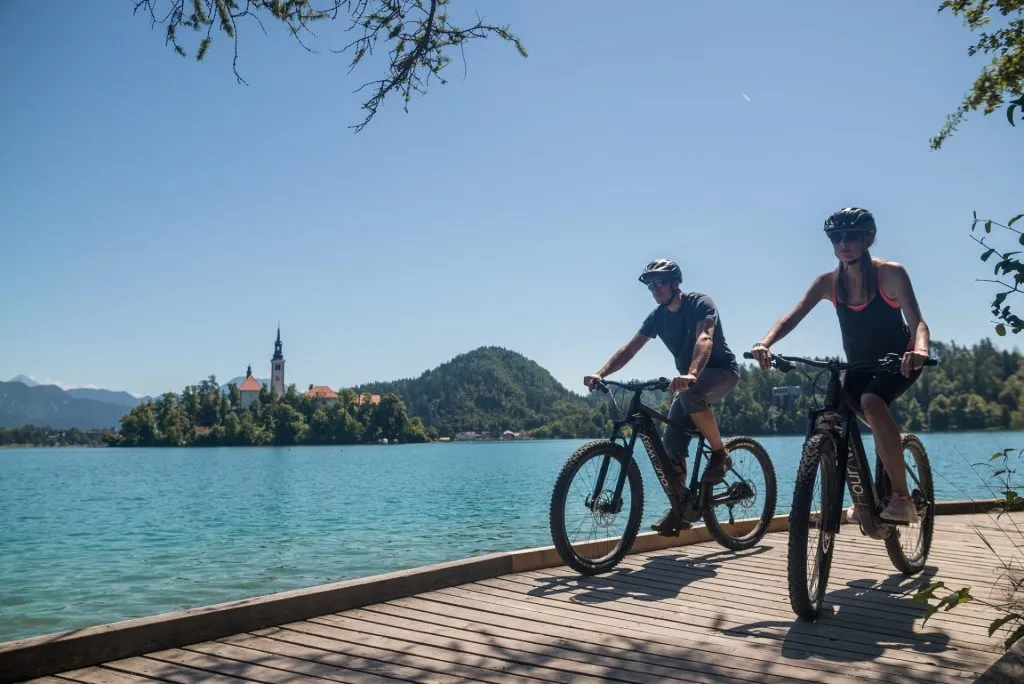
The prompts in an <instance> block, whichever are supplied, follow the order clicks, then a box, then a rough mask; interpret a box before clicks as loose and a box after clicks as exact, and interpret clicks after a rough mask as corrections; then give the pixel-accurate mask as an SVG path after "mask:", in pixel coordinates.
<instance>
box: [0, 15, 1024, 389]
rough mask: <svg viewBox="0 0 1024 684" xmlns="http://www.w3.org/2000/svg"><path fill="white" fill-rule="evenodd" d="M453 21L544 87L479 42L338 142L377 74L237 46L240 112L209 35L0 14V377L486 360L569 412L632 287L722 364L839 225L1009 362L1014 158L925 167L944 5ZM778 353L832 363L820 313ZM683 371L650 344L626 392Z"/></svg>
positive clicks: (938, 109)
mask: <svg viewBox="0 0 1024 684" xmlns="http://www.w3.org/2000/svg"><path fill="white" fill-rule="evenodd" d="M453 5H454V9H455V10H458V11H461V12H466V11H469V10H477V9H479V10H480V11H481V12H482V13H483V14H484V16H485V17H486V18H487V19H489V20H492V21H494V22H496V23H508V24H510V25H511V28H512V29H513V30H514V31H516V32H518V34H519V35H520V36H521V37H522V39H523V40H524V42H525V44H526V47H527V49H528V50H529V53H530V54H529V57H528V58H527V59H523V58H521V57H519V56H518V54H517V53H516V52H515V50H514V48H513V47H512V46H511V45H509V44H505V43H502V42H500V41H498V40H488V41H486V42H480V41H477V42H473V43H471V44H469V45H468V46H467V47H466V51H465V52H466V57H467V61H468V67H467V69H466V73H465V78H464V77H463V65H462V62H461V59H459V58H458V55H456V61H455V62H453V64H452V65H451V66H450V67H449V68H448V70H447V76H448V77H449V83H448V84H447V85H445V86H441V85H439V84H435V85H434V86H433V87H432V88H431V90H430V92H429V93H428V94H427V96H426V97H417V98H415V99H414V100H413V102H412V103H411V106H410V112H409V113H408V114H405V113H404V112H402V110H401V106H400V102H399V101H398V100H397V99H391V100H389V101H387V102H386V103H385V104H384V106H383V108H382V110H381V112H380V114H379V115H378V116H377V118H376V119H374V121H372V122H371V124H370V125H369V126H368V127H367V128H366V130H364V131H363V132H362V133H360V134H353V132H352V131H351V130H349V129H348V128H347V126H348V125H350V124H353V123H355V122H357V121H359V120H360V118H361V111H360V109H359V104H360V102H361V97H362V95H361V94H353V93H352V91H353V90H354V89H355V88H356V87H358V86H359V85H360V84H361V83H363V82H364V81H366V80H370V79H372V78H374V77H377V76H379V74H380V72H379V71H376V70H374V69H373V64H367V65H366V67H360V68H358V69H357V70H356V71H355V72H354V73H352V74H348V73H347V60H348V57H347V56H339V55H332V54H330V53H326V54H320V55H310V54H308V53H306V52H305V51H303V50H302V49H301V48H300V47H299V46H298V45H297V44H296V43H294V42H293V41H292V40H291V39H289V38H287V37H286V36H283V35H282V34H281V31H279V30H273V28H271V35H270V36H269V37H265V36H264V35H263V34H262V33H261V32H260V31H259V29H258V27H256V26H255V25H250V26H248V27H247V29H246V32H245V33H244V34H243V41H242V44H241V48H240V49H241V57H240V68H241V71H242V73H243V75H244V76H245V77H246V78H247V80H248V81H249V84H250V85H249V86H248V87H246V86H241V85H237V84H236V82H235V78H234V76H233V74H232V72H231V63H230V60H231V49H230V48H231V45H230V43H229V42H228V40H227V39H226V38H225V37H223V36H220V37H218V38H217V39H216V40H215V41H214V43H213V47H212V49H211V53H210V55H209V57H208V59H207V60H206V61H204V62H202V63H196V62H195V61H194V60H192V59H188V60H184V59H182V58H180V57H178V56H177V55H175V54H174V53H173V52H172V51H171V49H170V48H167V47H165V46H164V44H163V39H162V34H161V32H160V29H159V28H157V29H156V30H155V31H151V30H150V27H149V24H148V21H147V20H146V19H145V18H144V17H142V16H132V12H131V7H132V3H131V2H127V1H125V0H122V1H121V2H91V3H77V2H76V3H72V2H66V3H59V4H57V5H55V4H53V3H39V2H32V1H30V0H20V1H12V2H4V3H2V5H0V65H2V66H0V88H2V93H3V101H4V105H3V107H2V108H0V130H2V136H0V158H2V159H3V165H2V171H0V173H2V176H0V180H2V182H0V254H2V263H3V268H2V269H0V293H2V294H0V297H2V302H3V311H2V315H3V320H4V333H3V336H2V340H3V342H2V344H0V351H2V353H0V379H7V378H10V377H11V376H14V375H16V374H19V373H25V374H28V375H30V376H33V377H36V378H51V379H55V380H59V381H61V382H64V383H67V384H69V385H75V386H85V385H97V386H101V387H107V388H112V389H125V390H128V391H130V392H133V393H137V394H142V393H158V392H162V391H166V390H173V391H180V390H181V388H182V387H183V386H185V385H186V384H189V383H194V382H198V381H199V380H201V379H202V378H204V377H206V376H207V375H209V374H211V373H212V374H216V375H217V377H218V378H219V379H221V380H226V379H228V378H231V377H232V376H236V375H241V374H244V372H245V367H246V365H247V364H249V363H251V364H252V365H253V368H254V371H255V372H256V373H257V374H258V375H260V376H262V377H269V359H270V356H271V353H272V351H273V340H274V334H275V328H276V326H277V323H278V321H280V323H281V328H282V333H283V338H284V351H285V356H286V358H287V376H286V380H287V381H288V382H294V383H296V384H297V385H298V387H299V388H300V389H304V388H305V387H306V386H307V385H308V384H309V383H316V384H327V385H330V386H332V387H335V388H337V387H343V386H350V385H353V384H357V383H361V382H365V381H372V380H389V379H394V378H399V377H408V376H415V375H419V374H420V373H421V372H422V371H424V370H426V369H428V368H432V367H434V366H436V365H438V364H439V363H442V362H444V361H446V360H448V359H450V358H451V357H452V356H454V355H456V354H458V353H461V352H465V351H468V350H471V349H473V348H475V347H477V346H480V345H499V346H503V347H507V348H510V349H513V350H516V351H518V352H521V353H523V354H525V355H526V356H527V357H529V358H531V359H533V360H535V361H537V362H538V363H540V364H541V365H543V366H544V367H545V368H547V369H549V370H550V371H551V372H552V373H553V374H554V375H555V377H556V378H557V379H558V380H560V381H561V382H562V383H563V384H565V385H566V386H568V387H570V388H572V389H574V390H577V391H579V390H581V389H583V388H582V384H581V379H582V376H583V375H584V374H585V373H588V372H591V371H594V370H596V369H597V368H599V367H600V366H601V365H602V364H603V363H604V362H605V360H606V359H607V357H608V356H609V355H610V354H611V353H612V352H613V351H614V350H615V349H616V348H617V347H618V346H619V345H620V344H622V343H624V342H626V341H627V340H628V339H629V338H630V337H631V336H632V335H633V333H634V332H635V331H636V330H637V329H638V328H639V326H640V323H641V321H642V320H643V318H644V316H645V315H646V314H647V313H648V311H650V309H651V308H652V306H653V303H652V300H651V298H650V296H649V294H648V293H647V291H646V290H645V289H644V288H643V287H642V286H641V285H640V284H639V283H637V281H636V276H637V274H638V273H639V271H640V269H641V268H642V267H643V265H644V264H645V263H646V262H647V261H648V260H650V259H651V258H654V257H658V256H666V257H670V258H674V259H677V260H679V261H680V262H681V263H682V266H683V270H684V275H685V281H684V288H690V289H694V290H700V291H703V292H707V293H709V294H711V295H712V297H713V298H714V299H715V300H716V302H717V303H718V305H719V307H720V310H721V315H722V320H723V326H724V330H725V333H726V335H727V338H728V341H729V343H730V344H731V345H732V347H733V348H734V350H736V352H737V353H739V352H741V351H743V350H745V349H749V347H750V345H751V344H753V343H754V342H755V341H756V340H757V339H758V338H759V337H760V336H761V335H762V334H763V333H764V332H765V330H767V328H768V327H769V326H770V325H771V324H772V323H773V322H774V321H775V320H776V319H777V318H778V317H779V316H780V315H781V314H783V313H784V312H785V311H786V310H787V309H788V308H789V307H790V306H792V305H793V303H794V302H795V301H796V299H797V298H798V297H799V295H800V294H801V293H802V292H803V291H804V289H805V288H806V286H807V285H808V283H809V282H810V280H811V279H812V277H813V276H815V275H817V274H819V273H821V272H824V271H825V270H827V269H829V268H831V267H832V266H833V265H834V257H833V256H832V252H831V247H830V245H829V243H828V241H827V240H826V239H825V238H824V237H823V235H822V233H821V224H822V221H823V220H824V218H825V216H827V215H828V214H829V213H830V212H832V211H833V210H835V209H838V208H840V207H843V206H849V205H857V206H865V207H868V208H870V209H871V210H872V211H873V212H875V215H876V217H877V219H878V222H879V237H878V243H877V246H876V247H875V249H874V250H873V251H874V253H875V254H876V255H877V256H881V257H885V258H890V259H895V260H897V261H900V262H902V263H903V264H905V265H906V266H907V268H908V269H909V271H910V274H911V277H912V278H913V281H914V284H915V287H916V289H917V293H918V297H919V299H920V301H921V305H922V307H923V311H924V314H925V317H926V319H927V320H928V322H929V324H930V326H931V330H932V337H933V339H936V340H943V341H950V340H955V341H957V342H959V343H965V344H970V343H974V342H976V341H978V340H979V339H981V338H982V337H986V336H992V337H994V335H993V333H992V332H991V331H992V325H991V322H990V319H991V316H990V314H989V311H988V306H987V303H988V301H989V299H990V298H991V297H990V295H991V289H990V286H988V285H985V284H981V283H977V282H975V279H976V278H979V277H987V275H988V274H989V273H990V269H989V268H988V267H985V266H983V265H982V264H981V262H980V261H978V250H977V249H976V247H975V245H974V243H973V242H971V240H970V238H969V237H968V227H969V222H970V216H971V212H972V210H975V209H977V210H978V212H979V214H985V215H992V216H994V217H997V218H1000V219H1002V220H1005V219H1006V218H1008V217H1009V216H1011V215H1013V213H1015V212H1016V211H1017V210H1020V208H1021V207H1020V198H1021V192H1020V188H1021V187H1022V182H1021V181H1022V172H1021V170H1020V167H1019V164H1018V162H1017V159H1016V157H1017V155H1014V154H1010V153H1009V152H1008V150H1010V149H1019V147H1016V146H1015V145H1018V144H1019V142H1020V140H1019V138H1015V137H1014V135H1015V134H1016V135H1018V136H1019V134H1017V132H1016V131H1015V130H1013V129H1010V128H1009V126H1008V125H1007V123H1006V119H1005V117H1004V116H1003V114H1002V112H999V113H997V114H996V115H992V116H988V117H983V116H981V115H973V116H972V117H971V118H970V120H969V121H968V122H967V124H966V125H965V126H963V127H962V129H961V131H960V132H959V133H958V134H957V135H956V136H954V137H953V138H952V139H951V140H950V141H949V142H948V143H947V144H946V146H945V147H944V149H942V150H941V151H938V152H933V151H931V150H929V148H928V139H929V137H930V136H931V135H933V134H934V133H936V132H937V131H938V129H939V128H940V126H941V125H942V122H943V120H944V117H945V115H946V114H947V113H948V112H950V111H952V110H953V109H954V108H955V107H956V105H957V103H958V102H959V99H960V97H961V96H962V94H963V93H964V92H966V90H967V89H968V88H969V86H970V83H971V82H972V81H973V79H974V77H975V76H976V75H977V73H978V71H979V69H980V68H981V66H982V64H983V61H982V58H980V57H979V58H973V59H972V58H969V57H967V55H966V48H967V46H968V45H969V44H970V43H971V42H972V35H971V34H970V33H969V32H968V31H967V30H966V29H964V28H963V27H962V26H961V25H960V22H959V20H957V19H956V18H954V17H952V16H950V15H949V14H948V13H943V14H941V15H940V14H937V12H936V6H937V5H938V2H937V1H936V2H924V1H922V2H906V3H891V2H881V1H874V2H852V1H847V2H841V3H840V2H834V3H818V2H809V1H808V2H785V3H744V4H742V5H737V4H735V3H669V2H666V3H660V4H659V5H658V6H657V7H655V6H652V5H650V4H644V5H637V7H636V8H635V9H631V10H628V11H626V10H624V5H623V3H621V2H607V1H605V2H590V1H588V2H582V1H576V2H557V3H541V2H521V3H512V2H509V3H504V2H502V3H498V2H473V1H472V0H454V2H453ZM740 9H742V12H740V11H739V10H740ZM341 39H342V36H340V35H339V32H337V31H335V33H334V42H333V43H332V45H338V44H339V43H340V41H341ZM318 45H320V46H321V47H326V44H324V43H319V44H318ZM744 93H745V94H746V96H748V97H749V98H750V99H749V101H748V100H747V99H746V98H745V97H744V96H743V94H744ZM1000 150H1002V152H1001V153H1000V152H999V151H1000ZM1015 342H1016V341H1014V340H1005V341H1004V340H997V341H996V343H997V344H1013V343H1015ZM777 348H778V349H779V350H780V351H782V350H785V351H788V352H790V353H807V354H814V353H817V354H826V353H840V352H841V346H840V339H839V333H838V328H837V324H836V320H835V314H834V312H833V311H832V309H831V306H829V305H828V304H827V303H822V304H821V305H819V307H818V308H817V309H816V310H815V312H813V313H812V315H811V316H810V317H809V318H808V319H807V320H806V321H805V322H804V324H803V325H802V327H801V328H800V329H798V330H797V331H796V332H795V333H793V334H792V335H790V337H789V338H787V339H786V340H785V341H784V342H783V343H781V344H780V345H779V346H778V347H777ZM672 370H673V366H672V362H671V359H670V358H669V355H668V353H667V352H666V351H665V350H664V348H663V346H662V345H661V342H660V341H656V342H655V343H652V344H649V345H648V346H647V347H646V348H645V349H644V350H643V351H642V352H641V354H640V355H639V356H638V357H637V358H636V359H635V360H634V361H633V363H632V364H631V365H630V366H629V367H627V369H625V370H624V371H622V372H621V373H620V375H622V376H627V377H633V376H657V375H668V374H671V373H672Z"/></svg>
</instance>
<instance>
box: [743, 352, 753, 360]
mask: <svg viewBox="0 0 1024 684" xmlns="http://www.w3.org/2000/svg"><path fill="white" fill-rule="evenodd" d="M743 358H745V359H752V358H754V355H753V354H751V353H750V352H748V351H745V352H743Z"/></svg>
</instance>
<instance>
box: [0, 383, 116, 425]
mask: <svg viewBox="0 0 1024 684" xmlns="http://www.w3.org/2000/svg"><path fill="white" fill-rule="evenodd" d="M130 408H131V407H128V406H124V405H119V404H114V403H108V402H103V401H96V400H95V399H80V398H77V397H75V396H73V395H71V394H69V393H68V392H65V391H64V390H62V389H61V388H60V387H57V386H56V385H36V386H34V387H29V386H28V385H26V384H25V383H23V382H0V427H5V428H15V427H21V426H23V425H37V426H40V427H52V428H58V429H63V430H67V429H70V428H73V427H77V428H79V429H82V430H86V429H91V428H117V427H119V426H120V422H121V416H122V415H124V414H125V413H127V412H128V411H129V409H130Z"/></svg>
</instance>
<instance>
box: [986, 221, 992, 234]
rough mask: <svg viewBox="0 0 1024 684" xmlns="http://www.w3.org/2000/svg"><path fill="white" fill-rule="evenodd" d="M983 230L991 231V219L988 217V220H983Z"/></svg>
mask: <svg viewBox="0 0 1024 684" xmlns="http://www.w3.org/2000/svg"><path fill="white" fill-rule="evenodd" d="M985 232H986V233H991V232H992V219H989V220H988V221H985Z"/></svg>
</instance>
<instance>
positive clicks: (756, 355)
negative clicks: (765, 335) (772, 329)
mask: <svg viewBox="0 0 1024 684" xmlns="http://www.w3.org/2000/svg"><path fill="white" fill-rule="evenodd" d="M744 356H747V355H746V354H744ZM750 356H751V357H752V358H753V359H754V360H756V361H757V364H758V365H759V366H761V370H768V369H769V368H771V367H772V353H771V351H770V350H769V349H768V345H766V344H765V343H763V342H758V343H757V344H755V345H754V346H753V348H751V350H750Z"/></svg>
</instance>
